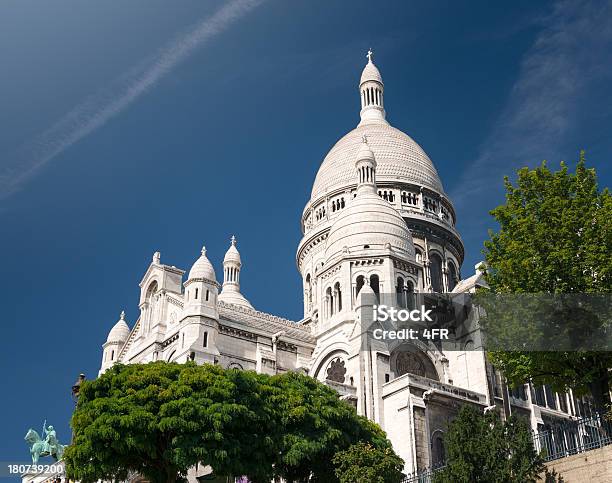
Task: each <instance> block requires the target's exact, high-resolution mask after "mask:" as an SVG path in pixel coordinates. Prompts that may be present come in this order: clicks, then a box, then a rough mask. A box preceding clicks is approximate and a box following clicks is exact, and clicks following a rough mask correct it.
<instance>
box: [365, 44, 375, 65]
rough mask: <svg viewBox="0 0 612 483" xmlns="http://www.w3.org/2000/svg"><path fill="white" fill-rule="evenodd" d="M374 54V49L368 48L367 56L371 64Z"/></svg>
mask: <svg viewBox="0 0 612 483" xmlns="http://www.w3.org/2000/svg"><path fill="white" fill-rule="evenodd" d="M372 55H374V52H373V51H372V49H371V48H370V49H368V53H367V54H366V57H367V58H368V63H369V64H371V63H372Z"/></svg>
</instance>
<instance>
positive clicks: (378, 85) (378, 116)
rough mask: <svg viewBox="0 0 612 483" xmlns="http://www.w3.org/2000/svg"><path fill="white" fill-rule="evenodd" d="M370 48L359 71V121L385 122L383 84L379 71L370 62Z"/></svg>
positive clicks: (371, 53)
mask: <svg viewBox="0 0 612 483" xmlns="http://www.w3.org/2000/svg"><path fill="white" fill-rule="evenodd" d="M372 55H373V52H372V49H370V50H368V53H367V55H366V57H367V58H368V63H367V64H366V66H365V67H364V69H363V72H362V73H361V80H360V81H359V94H360V95H361V113H360V116H361V122H362V123H364V122H381V121H382V122H386V121H385V108H384V102H383V95H384V90H385V89H384V84H383V81H382V76H381V75H380V71H379V70H378V68H377V67H376V66H375V65H374V63H373V62H372Z"/></svg>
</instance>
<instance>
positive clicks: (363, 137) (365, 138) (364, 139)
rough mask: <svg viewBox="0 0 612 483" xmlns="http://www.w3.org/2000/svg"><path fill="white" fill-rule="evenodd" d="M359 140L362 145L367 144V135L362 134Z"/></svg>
mask: <svg viewBox="0 0 612 483" xmlns="http://www.w3.org/2000/svg"><path fill="white" fill-rule="evenodd" d="M361 140H362V141H363V144H368V135H367V134H364V135H363V136H361Z"/></svg>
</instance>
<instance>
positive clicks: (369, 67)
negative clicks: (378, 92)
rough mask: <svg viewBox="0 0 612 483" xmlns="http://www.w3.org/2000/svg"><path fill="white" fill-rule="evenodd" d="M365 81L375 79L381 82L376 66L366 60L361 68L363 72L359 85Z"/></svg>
mask: <svg viewBox="0 0 612 483" xmlns="http://www.w3.org/2000/svg"><path fill="white" fill-rule="evenodd" d="M367 81H376V82H380V83H381V84H382V83H383V81H382V76H381V75H380V71H379V70H378V67H376V66H375V65H374V64H373V63H372V62H368V63H367V64H366V66H365V67H364V68H363V72H362V73H361V80H360V81H359V85H361V84H363V83H364V82H367Z"/></svg>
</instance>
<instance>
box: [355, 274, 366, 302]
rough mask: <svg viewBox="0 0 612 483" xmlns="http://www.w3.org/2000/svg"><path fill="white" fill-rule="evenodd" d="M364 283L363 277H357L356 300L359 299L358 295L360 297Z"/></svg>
mask: <svg viewBox="0 0 612 483" xmlns="http://www.w3.org/2000/svg"><path fill="white" fill-rule="evenodd" d="M364 283H365V277H364V276H363V275H359V277H357V285H356V287H355V298H357V295H359V292H360V291H361V289H362V288H363V284H364Z"/></svg>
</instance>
